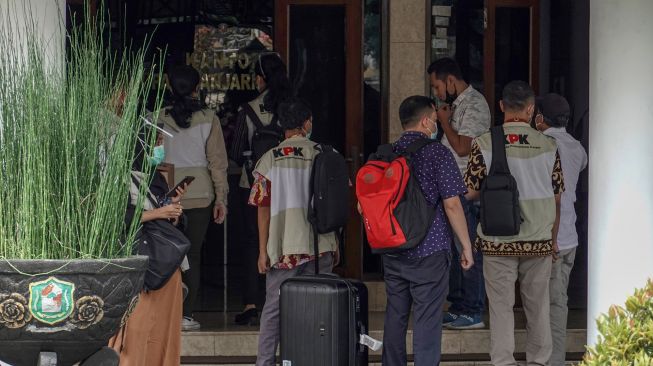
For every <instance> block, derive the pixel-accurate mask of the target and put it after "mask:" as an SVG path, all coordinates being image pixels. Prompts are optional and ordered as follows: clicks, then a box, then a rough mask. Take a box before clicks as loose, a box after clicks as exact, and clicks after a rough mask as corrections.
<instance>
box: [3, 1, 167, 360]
mask: <svg viewBox="0 0 653 366" xmlns="http://www.w3.org/2000/svg"><path fill="white" fill-rule="evenodd" d="M2 22H5V24H15V21H14V20H12V19H11V17H10V15H9V14H8V13H7V12H2V14H0V23H2ZM28 24H29V25H28V26H25V27H24V28H20V27H18V28H16V27H14V28H12V27H11V26H9V27H7V29H10V30H11V31H3V32H0V49H2V50H3V51H2V52H0V174H1V175H0V360H3V361H5V362H9V363H11V364H13V365H16V366H17V365H34V364H36V363H37V359H38V357H39V353H40V352H44V351H48V352H54V353H56V355H57V364H58V365H72V364H74V363H76V362H79V361H81V360H84V359H85V358H87V357H89V356H90V355H91V354H93V353H94V352H95V351H97V350H98V349H100V348H101V347H102V346H104V345H106V344H107V341H108V339H109V338H110V337H111V336H113V335H114V334H115V333H116V331H117V330H118V329H119V327H120V326H121V325H122V324H124V322H125V321H126V319H127V317H128V316H129V314H130V311H131V309H133V307H134V306H135V304H136V301H137V297H138V293H139V291H140V290H141V288H142V284H143V276H144V271H145V269H146V267H147V257H142V256H134V255H133V253H134V250H133V248H134V242H135V240H136V232H137V230H138V227H137V225H136V224H132V225H128V224H127V223H125V209H126V206H127V203H128V198H129V186H130V173H131V167H132V162H133V159H134V150H135V146H136V144H137V143H144V144H146V145H147V143H148V141H139V139H138V133H139V131H141V129H142V121H141V119H140V118H139V116H140V114H141V112H142V111H141V110H140V108H141V107H139V106H140V105H141V104H142V103H141V102H142V101H143V100H144V98H145V96H146V93H147V91H149V90H150V89H151V85H152V83H153V82H160V80H156V79H155V78H154V76H153V74H152V72H151V69H149V71H148V69H146V67H145V65H144V58H145V56H144V52H143V51H142V50H141V51H134V52H131V51H129V50H126V51H125V52H124V53H123V54H122V55H120V56H121V57H120V58H118V57H116V55H115V54H113V53H112V52H111V51H109V50H108V49H107V47H105V43H104V42H103V41H102V39H103V35H102V34H101V33H102V32H101V30H102V29H103V28H104V23H103V21H102V19H101V17H98V18H94V17H91V16H89V14H88V13H87V16H86V21H85V22H84V24H83V25H82V26H81V27H79V28H75V30H73V32H72V33H71V34H67V35H66V37H67V40H68V47H67V50H66V51H67V52H66V57H65V61H63V64H62V63H60V62H57V61H56V60H53V59H49V55H48V54H47V52H46V50H47V47H46V46H45V45H44V43H43V42H42V41H40V40H39V39H38V38H37V37H35V36H34V34H36V32H35V30H36V29H37V27H38V24H37V22H35V21H33V20H32V21H31V22H28ZM13 32H16V33H13ZM16 34H20V35H21V36H22V39H24V40H25V42H24V43H23V44H17V42H16V40H17V39H20V37H15V35H16ZM11 50H13V52H11ZM152 141H153V140H152ZM141 193H142V192H141ZM137 211H140V209H137ZM139 214H140V212H137V215H136V217H140V216H139Z"/></svg>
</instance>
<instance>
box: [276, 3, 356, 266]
mask: <svg viewBox="0 0 653 366" xmlns="http://www.w3.org/2000/svg"><path fill="white" fill-rule="evenodd" d="M274 5H275V8H274V13H275V19H274V38H273V39H274V48H275V50H276V51H277V52H278V53H279V55H280V56H281V58H282V59H283V60H284V61H285V63H286V65H289V63H288V61H289V59H290V57H289V56H290V55H289V49H290V47H289V45H288V37H289V35H290V30H289V28H290V24H289V22H288V16H289V12H290V6H291V5H316V6H317V5H324V6H331V5H333V6H344V7H345V50H346V51H345V58H346V59H345V80H346V84H345V85H346V90H345V101H346V103H345V126H346V127H345V128H346V132H345V133H346V138H345V151H344V152H343V153H344V155H345V157H347V158H349V159H348V161H350V163H351V168H352V175H351V176H352V182H354V181H355V179H353V176H354V174H355V172H356V171H357V169H358V167H359V166H360V164H361V161H360V157H359V155H360V153H361V151H362V148H363V129H362V125H361V121H363V21H362V20H363V1H362V0H276V1H275V4H274ZM357 28H358V29H359V31H358V32H356V31H352V30H355V29H357ZM356 101H357V102H356ZM354 192H355V189H352V190H351V194H350V200H349V205H350V212H351V214H352V216H351V219H350V222H349V225H347V228H346V230H345V238H347V240H346V242H347V245H345V253H344V257H345V260H346V264H347V265H346V267H345V268H344V273H343V274H344V275H345V276H347V277H350V278H358V279H360V278H362V275H363V240H362V236H361V230H362V224H361V222H360V219H359V217H358V212H357V210H356V200H355V195H354Z"/></svg>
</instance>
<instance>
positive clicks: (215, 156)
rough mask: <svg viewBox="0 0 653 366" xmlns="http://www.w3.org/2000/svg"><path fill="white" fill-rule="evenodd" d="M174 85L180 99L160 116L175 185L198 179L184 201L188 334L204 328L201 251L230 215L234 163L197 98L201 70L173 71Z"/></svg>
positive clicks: (185, 319)
mask: <svg viewBox="0 0 653 366" xmlns="http://www.w3.org/2000/svg"><path fill="white" fill-rule="evenodd" d="M168 82H169V86H170V89H171V90H172V95H173V99H174V101H173V103H172V105H171V106H168V107H166V108H164V110H163V111H162V112H161V113H160V114H159V120H160V122H162V123H163V124H164V127H163V128H164V130H165V131H166V132H168V133H170V135H171V137H168V136H166V137H165V143H164V146H165V156H166V158H165V162H166V163H170V164H173V165H174V167H175V179H177V182H175V183H178V182H179V181H181V180H182V179H183V178H184V177H186V176H192V177H195V180H194V181H193V183H192V184H190V185H189V186H188V190H187V191H186V194H185V195H184V198H183V199H182V200H181V204H182V205H183V206H184V214H185V216H186V229H185V231H184V233H185V234H186V236H187V237H188V239H189V240H190V242H191V249H190V251H189V252H188V254H187V256H188V262H189V265H190V269H188V270H187V271H186V272H184V274H183V280H184V283H185V284H186V286H187V287H188V295H187V296H186V299H185V300H184V311H183V318H182V320H181V321H182V330H185V331H186V330H198V329H199V328H200V323H199V322H197V321H196V320H195V319H193V308H194V306H195V300H196V298H197V292H198V289H199V284H200V263H201V258H200V253H201V251H202V243H203V241H204V237H205V236H206V231H207V229H208V226H209V222H210V220H211V219H213V220H214V221H215V222H216V223H218V224H221V223H223V222H224V219H225V217H226V215H227V193H228V191H229V186H228V183H227V167H228V160H227V152H226V150H225V146H224V138H223V136H222V128H221V127H220V121H219V120H218V117H217V116H216V114H215V112H214V111H213V110H211V109H208V108H203V107H202V104H201V103H200V101H199V100H198V99H197V93H198V89H199V88H198V87H199V82H200V75H199V73H198V72H197V70H195V69H194V68H193V67H191V66H178V67H175V68H172V69H171V70H169V71H168Z"/></svg>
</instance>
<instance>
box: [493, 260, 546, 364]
mask: <svg viewBox="0 0 653 366" xmlns="http://www.w3.org/2000/svg"><path fill="white" fill-rule="evenodd" d="M483 272H484V276H485V289H486V292H487V296H488V299H489V302H490V304H489V305H490V358H491V360H492V364H493V365H495V366H505V365H517V362H516V361H515V358H514V356H513V353H514V352H515V314H514V311H513V306H514V304H515V281H517V280H519V288H520V290H521V298H522V304H523V306H524V312H525V313H526V332H527V339H526V362H527V365H548V364H549V358H550V357H551V348H552V344H551V325H550V324H549V301H548V299H549V277H550V276H551V257H550V256H547V257H500V256H483Z"/></svg>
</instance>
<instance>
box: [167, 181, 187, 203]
mask: <svg viewBox="0 0 653 366" xmlns="http://www.w3.org/2000/svg"><path fill="white" fill-rule="evenodd" d="M187 188H188V184H187V183H184V184H183V185H181V186H177V187H176V189H175V193H176V195H175V196H172V198H171V199H170V202H172V203H179V202H181V198H182V197H183V196H184V193H186V189H187Z"/></svg>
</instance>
